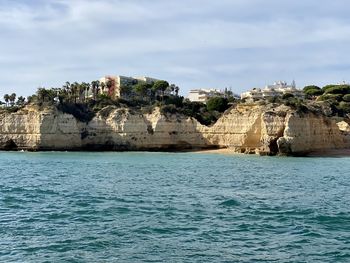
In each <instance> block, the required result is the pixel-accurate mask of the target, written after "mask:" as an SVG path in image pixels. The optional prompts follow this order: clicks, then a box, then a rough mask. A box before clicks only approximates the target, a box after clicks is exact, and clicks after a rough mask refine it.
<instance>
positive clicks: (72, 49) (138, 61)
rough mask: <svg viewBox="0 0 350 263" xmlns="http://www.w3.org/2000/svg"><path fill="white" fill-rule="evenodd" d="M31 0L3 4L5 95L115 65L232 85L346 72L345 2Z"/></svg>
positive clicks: (192, 82)
mask: <svg viewBox="0 0 350 263" xmlns="http://www.w3.org/2000/svg"><path fill="white" fill-rule="evenodd" d="M30 2H31V4H32V5H29V4H25V2H22V3H21V2H19V1H16V2H15V1H8V2H5V3H3V4H1V3H0V34H1V36H2V38H1V42H0V50H1V51H2V54H1V57H0V75H1V76H2V77H1V79H0V95H1V96H2V94H3V93H5V92H12V90H13V89H15V90H16V91H17V93H23V94H25V95H28V94H30V93H32V92H34V90H35V89H36V87H37V86H38V85H39V84H40V85H42V84H45V83H46V84H47V86H50V85H60V84H61V83H64V82H65V81H66V80H71V81H72V80H86V81H90V80H92V79H95V78H98V77H99V76H101V75H103V74H112V73H120V74H126V75H140V74H152V75H156V76H157V77H160V78H164V79H170V81H172V82H177V83H178V84H179V85H180V86H181V87H182V88H183V89H184V90H188V89H189V88H193V87H198V86H205V85H210V86H216V87H224V86H230V85H234V86H235V87H237V92H239V91H242V90H244V89H248V88H250V87H251V86H254V85H263V84H266V82H269V81H274V80H275V79H276V78H286V79H287V80H291V79H292V78H296V80H297V81H298V80H299V83H301V84H303V83H306V82H310V79H311V78H314V82H315V83H317V82H318V81H319V80H320V81H321V82H327V81H328V82H334V81H336V80H335V79H334V78H342V79H343V78H344V77H343V76H344V75H346V74H345V73H349V72H348V69H347V66H346V65H345V66H341V65H342V63H343V64H344V63H345V61H346V60H347V59H349V55H348V52H347V51H348V47H347V45H346V43H348V42H349V40H350V39H349V38H350V26H349V23H348V20H347V12H346V11H349V8H348V7H347V4H346V1H339V0H338V1H334V2H332V4H330V5H329V3H327V5H325V4H322V3H320V1H315V0H313V1H307V3H306V2H305V3H303V2H296V1H283V3H281V1H277V0H267V1H262V0H251V1H243V0H239V1H230V0H221V1H211V0H187V1H184V0H179V1H160V0H154V1H147V0H138V1H136V0H134V1H133V0H131V1H121V0H119V1H118V0H115V1H114V0H74V1H71V0H48V1H42V0H40V1H38V0H37V1H30ZM321 2H322V1H321ZM310 9H312V11H310ZM340 68H341V70H340ZM324 69H327V70H328V71H329V73H328V74H327V72H325V70H324ZM327 78H328V79H327Z"/></svg>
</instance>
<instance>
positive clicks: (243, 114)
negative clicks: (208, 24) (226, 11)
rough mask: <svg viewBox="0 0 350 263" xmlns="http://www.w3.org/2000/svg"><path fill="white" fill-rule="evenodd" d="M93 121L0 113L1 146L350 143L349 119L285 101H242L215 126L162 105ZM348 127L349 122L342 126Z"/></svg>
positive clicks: (289, 150) (315, 146)
mask: <svg viewBox="0 0 350 263" xmlns="http://www.w3.org/2000/svg"><path fill="white" fill-rule="evenodd" d="M105 112H106V111H103V112H102V111H101V113H98V114H97V115H96V116H95V117H94V118H93V119H92V120H91V121H90V122H88V123H83V122H80V121H78V120H77V119H76V118H74V117H73V116H72V115H70V114H65V113H62V112H60V111H57V110H56V109H54V108H51V109H46V110H38V109H36V108H35V107H29V106H28V107H26V108H25V109H23V110H21V111H19V112H16V113H6V112H2V113H0V149H27V150H184V149H205V148H214V147H218V148H230V149H232V150H233V151H235V152H240V153H256V154H262V155H275V154H286V155H301V154H308V153H310V152H313V151H318V150H328V149H338V148H347V147H350V139H349V138H350V136H349V134H350V132H349V130H348V126H347V127H346V124H347V123H345V124H344V123H341V124H339V123H338V125H337V122H336V121H335V120H333V119H332V118H329V117H325V116H323V115H315V114H313V113H303V114H300V113H297V112H296V111H294V110H291V109H290V108H288V107H286V106H278V107H272V105H268V106H262V105H245V104H240V105H238V106H236V107H235V108H232V109H230V110H228V111H226V112H225V114H223V116H222V117H221V118H220V119H219V120H218V121H217V122H216V123H215V125H213V126H211V127H207V126H204V125H201V124H200V123H199V122H198V121H197V120H195V119H193V118H189V117H186V116H183V115H178V114H172V115H163V114H161V113H160V111H159V109H156V110H154V111H153V112H152V113H149V114H140V113H138V112H134V111H132V110H131V109H128V108H113V107H110V108H109V109H108V111H107V114H106V113H105ZM102 113H103V114H102ZM344 127H345V128H344Z"/></svg>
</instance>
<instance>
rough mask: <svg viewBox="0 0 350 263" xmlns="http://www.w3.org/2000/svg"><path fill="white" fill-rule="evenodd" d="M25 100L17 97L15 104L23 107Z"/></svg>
mask: <svg viewBox="0 0 350 263" xmlns="http://www.w3.org/2000/svg"><path fill="white" fill-rule="evenodd" d="M25 100H26V99H25V98H24V97H23V96H19V97H18V98H17V102H16V104H17V105H18V106H23V105H24V102H25Z"/></svg>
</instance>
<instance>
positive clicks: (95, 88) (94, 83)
mask: <svg viewBox="0 0 350 263" xmlns="http://www.w3.org/2000/svg"><path fill="white" fill-rule="evenodd" d="M99 88H100V81H98V80H94V81H92V82H91V90H92V99H93V100H96V96H97V94H98V92H99Z"/></svg>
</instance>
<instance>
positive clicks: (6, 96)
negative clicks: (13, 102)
mask: <svg viewBox="0 0 350 263" xmlns="http://www.w3.org/2000/svg"><path fill="white" fill-rule="evenodd" d="M4 100H5V103H6V107H7V106H8V104H9V101H10V95H8V94H5V95H4Z"/></svg>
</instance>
